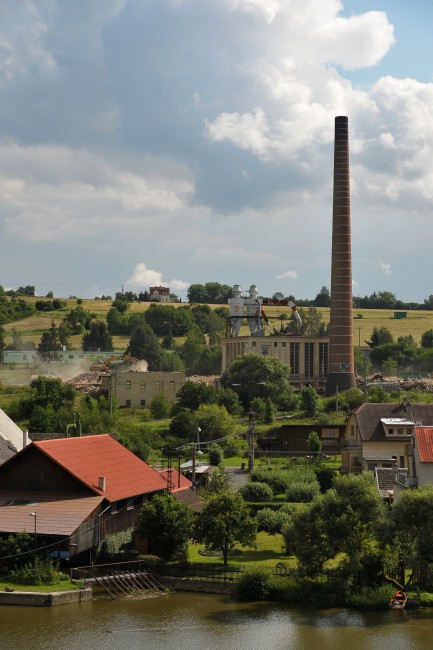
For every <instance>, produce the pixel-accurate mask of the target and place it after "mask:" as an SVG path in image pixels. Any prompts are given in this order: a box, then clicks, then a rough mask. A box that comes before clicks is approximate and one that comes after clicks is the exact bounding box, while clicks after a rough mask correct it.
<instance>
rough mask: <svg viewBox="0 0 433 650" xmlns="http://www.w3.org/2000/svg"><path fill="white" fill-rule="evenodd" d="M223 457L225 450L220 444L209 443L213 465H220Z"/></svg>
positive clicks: (210, 460)
mask: <svg viewBox="0 0 433 650" xmlns="http://www.w3.org/2000/svg"><path fill="white" fill-rule="evenodd" d="M223 457H224V454H223V450H222V449H221V447H220V446H219V445H217V444H216V443H213V444H212V445H209V462H210V464H211V465H214V466H215V467H219V465H221V463H222V460H223Z"/></svg>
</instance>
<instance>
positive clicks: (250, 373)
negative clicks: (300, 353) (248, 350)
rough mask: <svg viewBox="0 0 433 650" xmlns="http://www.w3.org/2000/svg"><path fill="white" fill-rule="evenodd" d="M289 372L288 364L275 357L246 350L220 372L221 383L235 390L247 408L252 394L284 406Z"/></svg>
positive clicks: (287, 391) (287, 395) (287, 390)
mask: <svg viewBox="0 0 433 650" xmlns="http://www.w3.org/2000/svg"><path fill="white" fill-rule="evenodd" d="M289 372H290V369H289V367H288V366H286V365H284V364H283V363H281V361H279V360H278V359H274V358H272V357H263V356H259V355H257V354H245V355H243V356H242V357H239V358H237V359H235V361H234V362H233V363H232V364H231V366H230V368H228V369H227V370H226V371H225V372H224V373H223V375H222V377H221V383H222V385H223V386H224V387H225V388H231V389H232V390H234V391H235V392H236V393H237V394H238V396H239V399H240V401H241V403H242V405H243V407H244V408H245V409H249V407H250V403H251V401H252V399H253V398H254V397H263V398H267V397H270V398H271V399H272V400H273V401H274V403H276V404H277V406H279V407H280V408H285V406H286V405H287V403H288V402H289V401H290V395H291V387H290V383H289Z"/></svg>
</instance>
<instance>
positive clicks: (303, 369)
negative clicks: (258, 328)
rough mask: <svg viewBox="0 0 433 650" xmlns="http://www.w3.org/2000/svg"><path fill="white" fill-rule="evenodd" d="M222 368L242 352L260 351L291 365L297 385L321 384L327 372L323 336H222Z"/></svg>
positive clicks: (294, 382)
mask: <svg viewBox="0 0 433 650" xmlns="http://www.w3.org/2000/svg"><path fill="white" fill-rule="evenodd" d="M221 348H222V371H224V370H225V369H226V368H228V367H229V366H230V364H231V363H233V361H234V360H235V359H237V358H238V357H240V356H242V355H244V354H259V355H263V356H269V357H273V358H276V359H279V360H280V361H281V362H282V363H285V364H287V365H290V381H291V383H292V384H293V385H294V386H295V387H298V388H302V386H304V385H306V384H313V385H314V386H315V387H316V388H323V387H324V386H325V383H326V377H327V375H328V337H326V336H317V337H312V336H234V337H227V338H223V339H222V340H221Z"/></svg>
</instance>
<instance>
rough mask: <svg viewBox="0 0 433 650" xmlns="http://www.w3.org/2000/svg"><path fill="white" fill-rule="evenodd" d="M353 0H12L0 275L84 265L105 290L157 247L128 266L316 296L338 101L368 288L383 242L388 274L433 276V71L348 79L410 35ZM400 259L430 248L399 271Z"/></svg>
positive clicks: (16, 277)
mask: <svg viewBox="0 0 433 650" xmlns="http://www.w3.org/2000/svg"><path fill="white" fill-rule="evenodd" d="M343 9H344V2H342V1H341V2H340V1H339V0H303V2H302V3H300V2H297V1H296V0H158V2H135V1H133V0H92V2H85V3H70V2H67V1H66V0H50V1H49V2H36V1H32V0H22V1H21V0H20V2H19V3H17V2H10V1H9V0H0V11H1V15H2V22H1V25H0V87H2V88H3V89H4V91H5V92H4V93H3V94H2V102H1V104H0V123H1V124H2V138H3V140H2V141H1V142H0V170H1V172H0V200H1V203H2V219H1V220H0V255H1V258H2V261H3V266H4V269H5V273H6V276H5V277H4V280H3V284H7V285H8V286H14V285H16V286H19V285H20V284H27V283H28V276H29V275H31V276H32V277H35V275H34V273H35V269H36V270H37V277H35V279H34V281H33V280H32V283H33V282H34V283H36V284H42V283H43V282H49V281H51V280H52V278H53V268H55V269H56V271H55V275H56V277H58V278H59V280H58V281H59V283H63V285H65V286H67V293H79V292H78V291H77V290H75V289H74V288H72V287H71V288H70V282H71V279H70V278H71V277H74V278H75V277H76V278H77V284H78V285H79V286H80V287H81V286H87V287H88V286H89V284H90V285H91V286H92V287H93V286H100V287H105V290H104V293H106V292H107V287H108V288H110V287H119V286H120V283H121V278H125V277H128V276H129V275H130V273H131V271H130V269H131V260H140V259H145V260H146V264H145V265H144V263H141V264H142V265H143V268H142V267H140V265H138V267H140V268H138V267H136V270H134V272H133V273H132V275H130V278H129V280H128V282H129V281H131V283H133V282H137V283H140V282H143V284H142V286H148V285H149V286H150V284H151V283H152V284H153V283H156V284H158V283H162V282H163V277H164V278H174V279H173V280H170V281H169V282H165V284H166V285H167V284H169V286H170V287H173V288H174V289H176V290H184V289H185V288H186V286H187V284H188V283H187V282H186V281H184V280H179V279H178V278H179V277H182V278H184V277H187V278H188V279H189V280H190V281H191V282H206V281H212V280H216V281H221V282H226V283H232V282H233V281H236V280H237V279H238V280H239V282H243V283H244V285H245V286H246V285H247V283H251V282H256V284H257V285H258V286H260V288H261V290H262V291H263V293H266V294H268V295H272V293H273V292H274V291H275V290H276V289H277V288H278V287H275V284H276V280H278V281H281V280H286V279H287V280H296V287H297V290H298V291H299V297H309V296H314V295H315V294H316V293H317V292H318V291H319V290H320V287H321V286H323V285H328V284H329V275H330V269H329V258H330V251H331V242H330V236H331V226H330V222H331V213H332V205H331V204H332V196H331V193H332V146H333V118H334V116H335V115H339V114H345V115H348V116H349V128H350V151H351V177H352V227H353V233H354V237H353V260H354V265H358V266H357V268H356V277H357V281H358V283H359V284H358V288H359V290H360V292H361V293H362V294H364V293H366V294H368V293H371V292H372V291H374V290H380V289H381V287H378V286H377V281H378V280H377V270H378V266H377V260H378V259H380V257H381V256H382V255H383V242H384V241H386V242H387V251H389V253H388V252H387V255H388V256H389V259H388V262H387V263H386V264H385V266H384V267H382V270H383V273H384V275H388V276H389V277H392V281H393V282H395V283H396V287H395V288H394V292H396V293H398V294H400V291H402V292H404V291H407V292H408V293H410V292H413V291H415V289H413V287H415V286H416V291H417V292H421V291H423V292H424V294H425V296H427V295H429V292H430V289H429V288H428V287H427V285H428V277H429V274H428V273H426V272H424V273H420V272H419V268H418V266H417V265H418V264H419V265H421V264H422V263H423V262H424V264H425V260H428V259H429V241H430V237H429V234H430V229H431V226H430V223H431V221H430V214H431V211H432V209H433V84H431V83H421V82H420V81H417V80H416V79H411V78H405V79H398V78H395V77H392V76H382V77H381V78H378V79H377V81H376V83H374V84H372V85H371V87H368V86H367V85H364V86H363V87H361V86H355V85H354V84H352V83H351V82H350V80H349V78H348V72H347V71H348V70H349V69H362V68H365V67H372V66H376V68H377V69H379V68H378V64H380V63H381V61H383V63H384V65H385V64H386V59H384V58H383V57H384V55H385V54H386V53H387V52H389V51H390V49H391V48H393V47H394V48H398V46H399V41H398V39H397V40H395V38H394V31H393V27H392V25H391V23H390V20H389V19H388V18H387V16H386V15H385V14H384V13H383V12H379V11H369V12H364V11H358V12H357V13H354V15H350V16H346V15H344V13H343ZM398 34H399V32H398V30H396V35H397V36H398ZM185 43H187V44H188V47H186V46H185ZM394 51H396V50H394ZM376 68H375V69H376ZM377 76H379V74H378V75H377ZM408 220H410V227H411V237H410V238H409V237H407V230H408V229H407V224H408ZM372 233H374V237H373V236H372ZM17 250H19V253H20V254H19V256H17V255H16V251H17ZM366 251H368V253H366ZM77 256H79V263H78V262H77ZM54 258H55V261H54ZM403 258H406V259H408V258H410V259H412V260H413V259H416V260H417V264H414V265H412V266H411V269H410V270H408V269H407V267H405V268H404V269H403V270H400V267H401V259H403ZM107 260H110V265H109V268H108V269H107ZM54 265H55V267H54ZM391 268H392V276H391ZM151 269H163V273H162V271H152V270H151ZM284 269H289V270H287V271H285V272H283V270H284ZM293 269H296V271H294V270H293ZM149 273H154V274H156V276H149ZM92 274H94V275H95V277H94V278H91V277H90V276H91V275H92ZM23 276H24V277H23ZM107 276H109V277H107ZM152 277H153V279H152ZM420 277H422V278H425V280H423V283H422V284H421V283H420V282H419V278H420ZM414 278H416V281H415V280H414ZM74 281H75V280H74ZM142 286H140V287H138V286H137V288H142ZM424 287H425V288H424ZM51 288H52V287H51V286H48V287H47V289H46V290H49V289H51ZM109 290H110V292H112V291H113V289H109ZM65 291H66V290H65ZM291 293H292V292H291ZM66 295H67V294H66ZM425 296H424V297H425ZM399 297H400V295H399ZM409 297H411V298H413V297H414V296H407V299H409ZM418 298H420V299H421V298H422V295H420V296H418Z"/></svg>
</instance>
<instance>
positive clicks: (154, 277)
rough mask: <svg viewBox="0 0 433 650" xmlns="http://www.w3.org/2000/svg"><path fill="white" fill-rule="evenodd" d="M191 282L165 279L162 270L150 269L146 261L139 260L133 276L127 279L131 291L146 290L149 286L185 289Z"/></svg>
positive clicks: (127, 285)
mask: <svg viewBox="0 0 433 650" xmlns="http://www.w3.org/2000/svg"><path fill="white" fill-rule="evenodd" d="M189 285H190V283H189V282H185V281H184V280H177V279H173V280H170V282H166V281H165V280H163V274H162V273H161V272H160V271H154V270H153V269H148V268H147V267H146V264H144V262H139V263H138V264H137V265H136V266H135V267H134V270H133V271H132V274H131V276H130V277H129V278H128V279H127V280H126V282H125V287H126V288H127V289H129V290H131V291H138V290H139V291H146V290H147V289H148V288H149V287H153V286H158V287H159V286H162V287H169V288H170V289H173V290H174V289H175V290H178V291H179V290H181V291H183V290H185V289H187V288H188V287H189Z"/></svg>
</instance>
